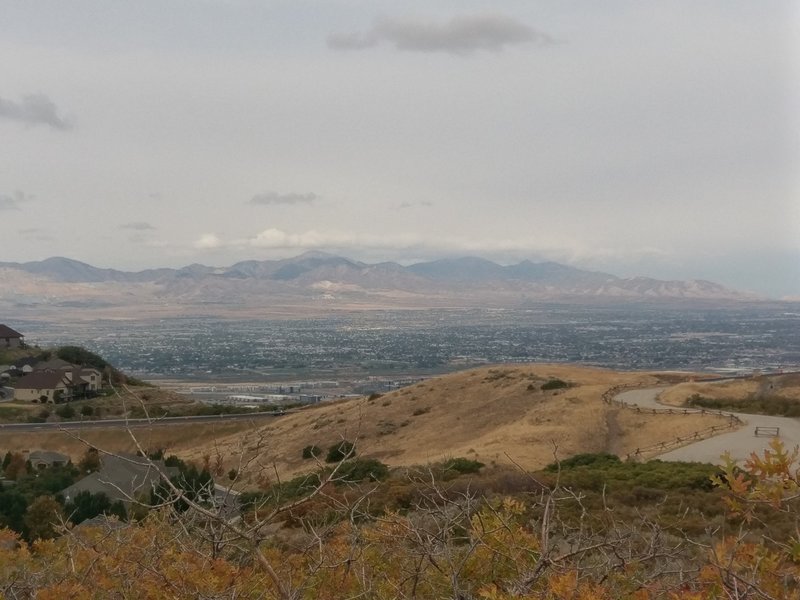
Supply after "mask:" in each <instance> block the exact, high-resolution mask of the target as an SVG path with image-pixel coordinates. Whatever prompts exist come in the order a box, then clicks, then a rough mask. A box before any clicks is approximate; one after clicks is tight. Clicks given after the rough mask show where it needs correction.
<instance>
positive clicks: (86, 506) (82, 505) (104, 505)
mask: <svg viewBox="0 0 800 600" xmlns="http://www.w3.org/2000/svg"><path fill="white" fill-rule="evenodd" d="M110 510H111V499H110V498H109V497H108V496H107V495H106V494H105V493H103V492H99V493H97V494H92V493H91V492H89V491H88V490H84V491H82V492H78V494H76V495H75V497H74V498H73V499H72V500H71V501H70V502H68V503H67V504H66V505H65V506H64V512H65V513H66V515H67V517H68V518H69V520H70V521H72V522H73V523H75V524H76V525H77V524H78V523H82V522H83V521H85V520H87V519H91V518H93V517H96V516H97V515H102V514H105V513H107V512H110Z"/></svg>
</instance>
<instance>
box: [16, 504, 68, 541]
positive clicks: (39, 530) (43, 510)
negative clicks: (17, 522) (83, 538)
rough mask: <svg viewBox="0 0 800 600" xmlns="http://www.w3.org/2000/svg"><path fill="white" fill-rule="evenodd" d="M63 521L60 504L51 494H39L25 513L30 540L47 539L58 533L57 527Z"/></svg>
mask: <svg viewBox="0 0 800 600" xmlns="http://www.w3.org/2000/svg"><path fill="white" fill-rule="evenodd" d="M63 522H64V514H63V512H62V510H61V505H60V504H59V503H58V502H57V501H56V499H55V498H53V497H52V496H39V497H38V498H36V499H35V500H34V501H33V502H32V503H31V505H30V506H28V511H27V512H26V513H25V519H24V523H25V527H26V528H27V530H28V539H30V540H38V539H43V540H49V539H53V538H54V537H56V536H57V535H58V528H59V527H60V525H61V524H62V523H63Z"/></svg>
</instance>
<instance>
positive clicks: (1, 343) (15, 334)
mask: <svg viewBox="0 0 800 600" xmlns="http://www.w3.org/2000/svg"><path fill="white" fill-rule="evenodd" d="M24 345H25V336H24V335H22V334H21V333H20V332H19V331H14V330H13V329H11V327H9V326H8V325H3V324H2V323H0V348H21V347H22V346H24Z"/></svg>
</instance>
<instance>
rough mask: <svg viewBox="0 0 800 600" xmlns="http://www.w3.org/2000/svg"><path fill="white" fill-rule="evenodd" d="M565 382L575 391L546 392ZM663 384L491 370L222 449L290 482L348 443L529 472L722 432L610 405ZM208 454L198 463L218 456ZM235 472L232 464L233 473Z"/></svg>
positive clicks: (404, 458) (654, 378) (327, 407)
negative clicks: (615, 390) (560, 461)
mask: <svg viewBox="0 0 800 600" xmlns="http://www.w3.org/2000/svg"><path fill="white" fill-rule="evenodd" d="M551 377H556V378H559V379H562V380H565V381H568V382H570V383H572V384H573V387H570V388H569V389H562V390H556V391H549V392H543V391H541V389H540V387H541V384H542V383H543V382H545V381H547V380H548V379H549V378H551ZM661 381H662V380H661V379H660V378H659V376H658V374H650V373H620V372H614V371H607V370H602V369H591V368H585V367H575V366H565V365H526V366H513V367H508V366H500V367H488V368H481V369H475V370H471V371H466V372H462V373H456V374H453V375H446V376H443V377H439V378H436V379H431V380H427V381H423V382H421V383H418V384H416V385H414V386H410V387H408V388H404V389H401V390H398V391H395V392H392V393H389V394H386V395H384V396H381V397H379V398H375V399H366V398H362V399H356V400H348V401H340V402H335V403H330V404H324V405H320V406H317V407H312V408H309V409H306V410H303V411H300V412H298V413H294V414H291V415H287V416H286V417H284V418H281V419H279V420H276V421H274V422H270V423H267V424H266V425H264V426H262V427H260V428H258V429H256V430H254V431H251V432H248V433H247V434H245V435H235V436H230V437H229V438H227V439H221V440H219V441H218V442H217V448H218V449H219V450H221V451H222V452H223V453H224V454H225V455H226V457H227V458H228V460H229V461H232V460H233V458H234V457H237V456H239V455H240V454H242V453H243V454H244V456H245V457H247V458H253V459H254V463H253V466H252V467H253V470H257V469H259V468H261V469H266V470H268V471H269V470H274V471H275V472H277V473H279V474H280V475H281V476H288V475H292V474H296V473H298V472H302V471H305V470H308V469H310V468H311V467H312V466H313V465H312V464H311V463H310V461H307V460H303V459H302V457H301V455H302V449H303V447H304V446H307V445H311V444H315V445H317V446H319V447H321V448H323V449H327V448H328V447H329V446H330V445H332V444H334V443H336V442H337V441H340V440H341V439H348V440H357V446H358V451H359V453H360V454H363V455H364V456H369V457H374V458H378V459H380V460H381V461H383V462H385V463H387V464H389V465H392V466H401V465H412V464H424V463H428V462H434V461H437V460H441V459H443V458H446V457H450V456H465V457H468V458H474V459H477V460H480V461H482V462H484V463H487V464H490V463H493V462H496V463H508V462H510V461H511V460H513V461H514V462H516V463H518V464H520V465H521V466H523V467H525V468H528V469H535V468H539V467H542V466H544V465H545V464H547V463H549V462H552V460H553V452H554V450H555V449H556V448H557V451H558V455H559V456H560V457H567V456H571V455H573V454H576V453H579V452H600V451H613V452H616V453H619V454H623V455H624V454H626V453H628V452H633V451H635V449H636V448H637V447H640V446H644V445H649V444H652V443H654V442H660V441H667V440H671V439H673V438H675V437H676V436H679V435H680V436H685V435H689V434H690V433H693V432H695V431H698V430H700V429H704V428H706V427H709V426H710V425H713V424H719V423H720V422H721V420H720V419H718V418H717V417H711V416H701V415H690V416H683V415H640V414H636V413H634V412H633V411H629V410H628V409H624V408H619V407H614V406H609V405H606V404H605V403H604V402H603V401H602V394H603V392H605V391H606V390H608V389H609V388H611V387H613V386H616V385H621V384H622V385H631V386H655V385H658V384H659V383H660V382H661ZM214 450H215V449H214V448H211V447H210V446H209V445H208V444H204V445H198V446H197V447H196V448H194V449H192V450H191V451H190V452H189V455H188V458H195V459H197V458H200V456H202V455H203V454H207V453H210V452H211V453H213V451H214ZM228 464H229V465H230V466H233V464H232V463H231V462H229V463H228Z"/></svg>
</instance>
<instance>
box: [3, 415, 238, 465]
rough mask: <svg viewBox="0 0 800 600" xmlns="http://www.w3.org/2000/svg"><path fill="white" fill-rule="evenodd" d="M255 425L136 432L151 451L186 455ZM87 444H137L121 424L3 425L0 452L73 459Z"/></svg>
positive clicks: (113, 448) (122, 447) (115, 447)
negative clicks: (67, 427) (74, 427)
mask: <svg viewBox="0 0 800 600" xmlns="http://www.w3.org/2000/svg"><path fill="white" fill-rule="evenodd" d="M253 427H254V425H253V423H252V422H249V421H224V422H222V423H191V424H186V425H184V424H180V425H155V426H152V427H136V428H134V429H133V430H132V431H133V434H134V435H135V436H136V438H137V440H138V441H139V442H140V443H141V445H142V446H143V447H144V448H147V449H148V450H152V449H157V448H165V449H167V453H168V454H177V455H178V456H185V455H187V454H189V453H190V452H192V451H193V450H194V449H195V448H197V446H198V444H203V445H213V443H214V440H217V439H229V438H230V436H233V435H243V434H244V433H246V432H247V431H250V430H252V429H253ZM87 444H89V445H92V446H95V447H97V448H101V449H103V450H105V451H108V452H129V453H135V452H136V443H135V442H134V440H133V439H132V438H131V436H130V435H129V434H128V433H127V432H125V431H124V430H123V429H120V428H119V427H116V428H108V429H103V428H93V429H86V430H84V431H70V432H66V431H59V430H57V429H56V430H48V431H44V430H43V431H35V432H19V431H12V430H8V429H6V430H3V429H2V427H0V453H2V454H5V452H6V451H8V450H10V451H13V452H17V451H20V450H52V451H55V452H63V453H65V454H67V455H69V456H71V457H72V459H73V461H74V462H77V460H78V459H79V458H80V457H81V456H82V455H83V453H84V452H85V451H86V448H87ZM200 458H201V462H202V457H200Z"/></svg>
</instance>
